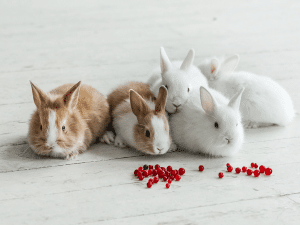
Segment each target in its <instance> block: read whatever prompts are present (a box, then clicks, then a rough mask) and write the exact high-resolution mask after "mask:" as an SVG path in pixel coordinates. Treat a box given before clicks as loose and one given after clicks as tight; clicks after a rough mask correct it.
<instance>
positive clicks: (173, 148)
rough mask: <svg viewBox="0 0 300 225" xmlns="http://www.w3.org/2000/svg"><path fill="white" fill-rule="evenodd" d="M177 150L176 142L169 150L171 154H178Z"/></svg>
mask: <svg viewBox="0 0 300 225" xmlns="http://www.w3.org/2000/svg"><path fill="white" fill-rule="evenodd" d="M176 150H177V145H176V144H175V143H174V142H172V143H171V146H170V148H169V152H176Z"/></svg>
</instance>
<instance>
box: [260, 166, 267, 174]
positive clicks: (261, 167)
mask: <svg viewBox="0 0 300 225" xmlns="http://www.w3.org/2000/svg"><path fill="white" fill-rule="evenodd" d="M265 170H266V167H265V166H263V165H261V166H260V167H259V171H260V173H264V172H265Z"/></svg>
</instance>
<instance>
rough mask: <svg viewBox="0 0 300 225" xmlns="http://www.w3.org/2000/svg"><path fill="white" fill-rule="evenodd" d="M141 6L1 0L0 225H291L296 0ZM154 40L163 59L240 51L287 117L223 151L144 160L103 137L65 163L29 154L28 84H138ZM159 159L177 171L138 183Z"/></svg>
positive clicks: (297, 141)
mask: <svg viewBox="0 0 300 225" xmlns="http://www.w3.org/2000/svg"><path fill="white" fill-rule="evenodd" d="M150 2H151V3H150ZM150 2H149V1H147V3H146V1H134V0H126V1H121V0H120V1H118V2H117V1H104V0H102V1H97V0H93V1H92V0H91V1H72V0H64V1H58V0H55V1H41V0H28V1H17V0H9V1H8V0H7V1H1V3H0V31H1V32H0V221H1V222H0V224H1V225H4V224H5V225H6V224H65V225H67V224H102V223H103V224H172V225H173V224H203V223H204V224H299V221H300V179H299V178H300V132H299V130H300V129H299V127H300V116H299V110H300V92H299V87H300V85H299V84H300V75H299V73H300V66H299V65H300V44H299V43H300V22H299V19H300V2H299V1H297V0H294V1H274V0H269V1H261V0H257V1H243V2H242V1H234V0H226V1H221V0H220V1H204V0H203V1H199V0H193V1H177V0H176V1H175V0H167V1H161V0H156V1H150ZM160 46H164V47H165V49H166V51H167V53H168V55H169V57H170V58H171V59H183V58H184V57H185V56H186V54H187V52H188V50H189V49H190V48H194V49H195V51H196V59H195V63H196V64H197V63H199V62H200V60H201V59H203V58H204V57H206V56H211V55H222V54H234V53H239V54H240V56H241V62H240V65H239V68H238V69H243V70H248V71H251V72H256V73H260V74H265V75H268V76H271V77H273V78H274V79H276V80H277V81H278V82H279V83H280V84H281V85H283V86H284V87H285V88H286V89H287V90H288V92H289V93H290V95H291V96H292V98H293V101H294V104H295V108H296V110H297V115H296V118H295V120H294V122H293V123H292V124H290V125H289V126H287V127H271V128H264V129H257V130H247V131H246V140H245V144H244V145H243V148H242V150H241V151H240V152H239V153H238V154H237V155H236V156H235V157H232V158H205V157H203V156H200V155H193V154H190V153H187V152H174V153H168V154H166V155H164V156H144V155H142V154H140V153H138V152H136V151H134V150H131V149H118V148H115V147H112V146H107V145H103V144H97V145H94V146H92V147H91V148H90V150H89V151H88V152H87V153H85V154H83V155H81V156H79V158H78V159H76V160H73V161H65V160H58V159H45V158H40V157H38V156H36V155H35V154H34V153H33V152H32V151H31V149H30V148H29V145H28V144H27V139H26V135H27V130H28V120H29V117H30V114H31V113H32V112H33V110H34V109H35V105H34V103H33V99H32V93H31V88H30V84H29V80H32V81H33V82H35V83H36V84H38V85H39V86H40V87H41V88H42V89H44V90H45V91H49V90H51V89H52V88H54V87H56V86H58V85H61V84H63V83H67V82H78V81H79V80H81V81H82V82H83V83H86V84H90V85H93V86H94V87H96V88H97V89H98V90H100V91H101V92H102V93H104V94H107V93H109V91H110V90H111V89H112V88H113V87H114V86H116V85H118V84H122V83H123V82H125V81H127V80H138V81H146V79H147V78H148V73H149V71H150V70H151V68H152V67H153V66H154V65H156V64H157V63H158V62H159V47H160ZM227 162H230V163H231V164H232V165H233V166H234V167H236V166H240V167H241V166H243V165H246V166H249V164H250V163H251V162H256V163H258V164H264V165H266V166H270V167H272V169H273V174H272V176H270V177H266V176H261V177H259V178H254V177H248V176H245V174H239V175H236V174H235V173H230V174H229V173H226V172H225V164H226V163H227ZM157 163H159V164H161V165H163V166H168V165H172V166H173V167H177V168H179V167H184V168H185V169H186V175H184V176H183V178H182V179H181V181H180V182H173V184H172V185H171V187H170V189H166V188H165V184H164V183H162V182H159V183H158V184H156V185H154V186H153V187H152V188H151V189H147V188H146V181H145V180H144V181H142V182H140V181H137V180H136V179H135V178H134V177H133V171H134V169H136V168H137V167H138V166H140V165H144V164H153V165H154V164H157ZM200 164H202V165H204V166H205V170H204V172H202V173H201V172H199V171H197V168H198V166H199V165H200ZM220 171H223V172H224V174H225V177H224V178H223V179H218V178H217V175H218V173H219V172H220Z"/></svg>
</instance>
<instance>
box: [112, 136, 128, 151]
mask: <svg viewBox="0 0 300 225" xmlns="http://www.w3.org/2000/svg"><path fill="white" fill-rule="evenodd" d="M115 146H116V147H119V148H125V147H126V144H125V143H124V142H123V140H122V138H121V137H120V136H118V135H117V136H116V139H115Z"/></svg>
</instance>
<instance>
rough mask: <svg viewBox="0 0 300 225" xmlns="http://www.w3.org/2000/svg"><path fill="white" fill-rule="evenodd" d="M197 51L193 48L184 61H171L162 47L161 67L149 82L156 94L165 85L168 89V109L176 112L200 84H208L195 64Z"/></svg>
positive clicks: (196, 90) (154, 72)
mask: <svg viewBox="0 0 300 225" xmlns="http://www.w3.org/2000/svg"><path fill="white" fill-rule="evenodd" d="M194 56H195V51H194V50H193V49H191V50H190V51H189V53H188V55H187V56H186V58H185V59H184V61H183V62H182V61H174V62H172V63H171V62H170V60H169V58H168V56H167V54H166V52H165V50H164V48H163V47H161V49H160V67H157V68H155V69H154V70H153V72H152V75H151V76H150V78H149V80H148V81H147V83H148V84H149V85H150V89H151V91H152V92H153V93H154V95H155V96H157V95H158V92H159V88H160V87H161V85H164V86H165V87H166V88H167V89H168V99H167V106H166V110H167V111H168V112H169V113H176V112H177V111H178V110H180V109H181V108H182V107H183V106H184V104H185V103H186V102H187V101H188V99H189V97H190V95H191V94H192V93H193V92H197V93H198V94H199V88H200V86H201V85H202V86H208V83H207V80H206V78H205V76H204V75H203V74H202V73H201V72H200V70H199V69H198V68H197V67H196V66H194V65H193V61H194Z"/></svg>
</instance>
